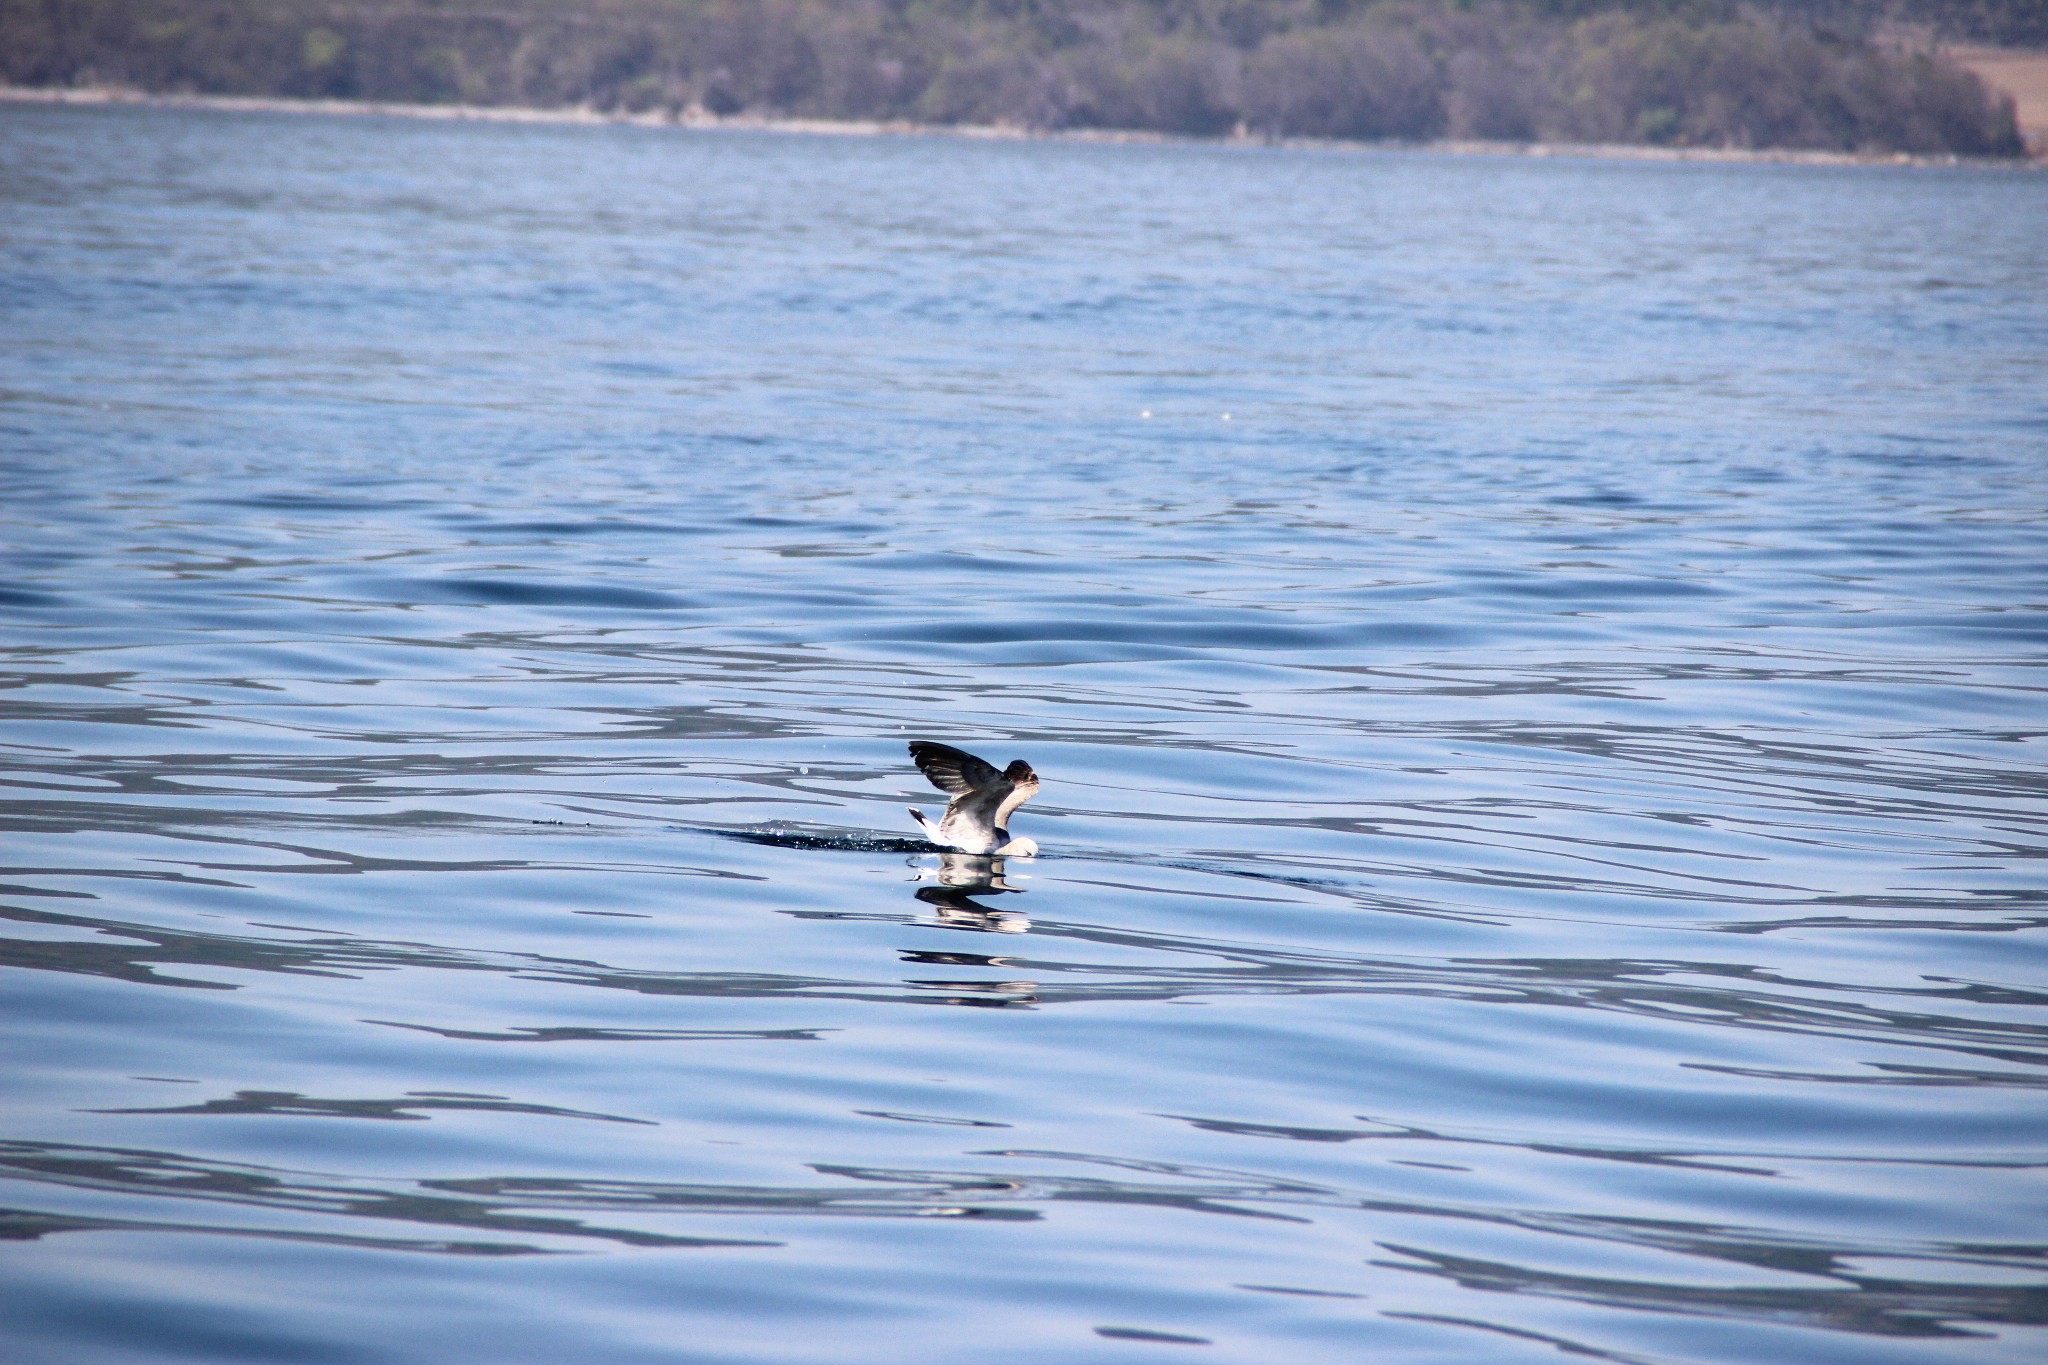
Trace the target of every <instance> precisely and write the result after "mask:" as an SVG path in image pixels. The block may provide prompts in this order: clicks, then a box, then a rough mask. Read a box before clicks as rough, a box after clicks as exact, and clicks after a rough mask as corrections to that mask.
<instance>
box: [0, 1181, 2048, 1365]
mask: <svg viewBox="0 0 2048 1365" xmlns="http://www.w3.org/2000/svg"><path fill="white" fill-rule="evenodd" d="M969 1155H972V1156H978V1157H983V1158H995V1159H997V1160H999V1161H1001V1162H1005V1163H1011V1164H1012V1165H1013V1166H1014V1169H1003V1168H990V1169H982V1170H977V1171H934V1170H917V1169H894V1168H889V1167H877V1166H858V1165H846V1164H839V1163H828V1162H814V1163H811V1166H810V1168H811V1169H812V1170H813V1171H815V1172H816V1173H817V1174H818V1175H820V1176H822V1177H825V1178H826V1179H827V1180H829V1181H831V1182H832V1183H829V1184H819V1185H804V1186H761V1185H721V1184H693V1183H686V1182H666V1181H643V1180H613V1179H595V1180H580V1179H572V1178H564V1177H524V1176H478V1177H460V1178H452V1179H451V1178H433V1179H407V1178H398V1177H390V1176H343V1175H331V1174H317V1173H313V1172H307V1171H299V1170H290V1169H285V1168H280V1167H274V1166H259V1165H251V1164H247V1163H237V1162H227V1161H216V1160H208V1159H204V1158H199V1157H190V1156H182V1155H179V1154H176V1153H172V1152H163V1151H153V1150H144V1149H131V1148H114V1147H95V1146H86V1145H76V1144H68V1143H55V1142H27V1141H6V1142H0V1173H4V1174H5V1176H7V1177H9V1178H12V1179H14V1180H17V1181H20V1182H23V1183H24V1184H32V1185H44V1186H59V1187H64V1188H69V1189H77V1190H86V1191H95V1192H99V1193H113V1194H120V1195H127V1196H137V1197H143V1198H148V1199H151V1200H175V1201H179V1202H180V1203H182V1204H186V1205H189V1206H201V1205H228V1206H233V1207H236V1208H240V1209H244V1210H250V1209H260V1210H267V1211H270V1212H273V1213H278V1214H294V1215H311V1216H314V1217H317V1218H319V1219H322V1220H329V1219H346V1220H364V1221H366V1222H368V1223H371V1224H402V1225H407V1226H415V1227H429V1228H437V1229H438V1228H456V1229H462V1230H464V1231H465V1232H469V1233H473V1234H481V1235H483V1237H485V1238H487V1239H488V1240H475V1239H466V1240H448V1239H444V1238H419V1237H393V1236H388V1235H384V1234H381V1233H377V1232H374V1231H369V1230H363V1231H334V1230H329V1229H327V1228H305V1227H300V1226H293V1225H282V1226H272V1227H250V1226H247V1225H246V1224H243V1225H238V1226H225V1227H222V1226H213V1225H209V1224H207V1223H205V1222H203V1221H194V1216H193V1214H191V1213H188V1214H186V1215H184V1216H182V1217H180V1218H177V1219H167V1220H155V1219H147V1218H133V1217H127V1218H105V1217H94V1216H80V1215H72V1214H67V1213H62V1212H36V1211H30V1210H23V1209H19V1208H16V1209H10V1210H7V1211H5V1212H4V1213H0V1236H5V1237H9V1238H14V1239H32V1238H37V1237H42V1236H46V1235H49V1234H53V1233H58V1232H71V1231H95V1230H111V1229H120V1230H132V1231H147V1230H158V1231H175V1232H212V1233H220V1234H223V1235H228V1236H239V1237H263V1238H281V1239H287V1240H311V1241H325V1242H335V1243H343V1244H348V1245H357V1246H371V1247H379V1248H384V1249H390V1250H401V1251H423V1252H438V1253H443V1254H457V1255H501V1256H502V1255H521V1254H536V1253H543V1252H549V1251H561V1250H571V1249H574V1248H575V1246H576V1245H577V1244H578V1243H583V1242H590V1241H596V1242H609V1243H614V1244H623V1245H628V1246H641V1247H773V1246H777V1245H780V1243H777V1242H774V1241H767V1240H759V1239H735V1238H719V1237H703V1236H694V1235H679V1234H676V1233H673V1232H666V1231H659V1230H655V1229H653V1228H649V1227H645V1226H621V1225H619V1222H618V1220H620V1219H626V1220H628V1221H629V1222H631V1221H634V1220H638V1221H640V1222H642V1223H644V1222H647V1221H658V1220H666V1219H672V1218H675V1217H702V1216H721V1215H722V1216H734V1215H744V1216H748V1217H751V1218H755V1219H760V1218H781V1217H839V1218H891V1219H893V1218H964V1219H979V1220H993V1221H1020V1220H1023V1221H1029V1220H1037V1219H1042V1218H1045V1217H1048V1216H1051V1215H1052V1214H1053V1213H1054V1211H1055V1210H1056V1209H1057V1208H1058V1207H1059V1206H1061V1205H1066V1204H1093V1205H1103V1204H1107V1205H1117V1206H1126V1207H1144V1208H1153V1209H1162V1208H1163V1209H1177V1210H1180V1211H1183V1212H1187V1213H1197V1214H1217V1215H1224V1216H1230V1217H1238V1218H1253V1219H1264V1220H1277V1221H1281V1222H1292V1223H1309V1222H1314V1221H1317V1220H1318V1219H1320V1218H1328V1217H1335V1216H1364V1217H1365V1218H1367V1219H1368V1220H1369V1221H1370V1220H1373V1219H1375V1217H1377V1218H1381V1219H1399V1220H1416V1219H1420V1220H1425V1221H1435V1220H1450V1221H1452V1222H1457V1223H1479V1224H1485V1225H1490V1226H1494V1227H1499V1228H1504V1229H1513V1230H1517V1231H1521V1232H1527V1233H1536V1234H1543V1235H1548V1236H1556V1237H1563V1238H1567V1239H1572V1240H1576V1241H1591V1242H1595V1243H1600V1244H1604V1245H1609V1246H1615V1247H1628V1248H1634V1249H1638V1250H1646V1251H1657V1252H1667V1253H1675V1254H1679V1255H1683V1256H1687V1257H1692V1258H1699V1259H1704V1260H1707V1261H1710V1262H1718V1263H1720V1264H1722V1265H1724V1266H1727V1267H1730V1268H1731V1269H1732V1268H1735V1267H1741V1268H1745V1269H1747V1270H1750V1271H1759V1270H1760V1271H1766V1272H1775V1273H1779V1274H1784V1275H1791V1276H1800V1277H1807V1278H1811V1279H1818V1280H1822V1281H1825V1283H1822V1284H1817V1285H1811V1286H1794V1287H1755V1286H1703V1285H1699V1284H1697V1283H1688V1284H1666V1283H1659V1282H1656V1281H1654V1280H1634V1279H1627V1280H1624V1279H1612V1278H1604V1277H1599V1276H1589V1275H1572V1274H1561V1273H1556V1272H1553V1271H1548V1270H1545V1269H1542V1268H1540V1267H1534V1266H1521V1265H1515V1264H1513V1263H1509V1262H1503V1261H1495V1260H1481V1259H1475V1258H1472V1257H1468V1256H1461V1255H1456V1254H1452V1253H1448V1252H1443V1251H1435V1250H1430V1249H1427V1248H1423V1247H1418V1246H1415V1245H1413V1244H1411V1243H1408V1242H1395V1241H1391V1240H1386V1239H1384V1238H1377V1237H1375V1238H1374V1239H1373V1240H1374V1242H1375V1243H1376V1244H1377V1245H1378V1246H1379V1247H1380V1248H1382V1249H1383V1250H1384V1251H1385V1252H1387V1253H1390V1254H1392V1255H1393V1256H1397V1257H1401V1258H1403V1259H1400V1260H1377V1261H1373V1262H1372V1263H1373V1264H1376V1265H1379V1266H1383V1267H1386V1268H1390V1269H1396V1270H1404V1271H1410V1272H1413V1273H1417V1274H1425V1275H1436V1276H1443V1277H1448V1278H1451V1279H1454V1280H1456V1281H1458V1282H1459V1283H1462V1284H1467V1285H1469V1286H1472V1287H1477V1288H1483V1289H1487V1290H1491V1291H1495V1292H1503V1293H1513V1294H1528V1295H1536V1296H1541V1297H1548V1298H1557V1299H1566V1300H1574V1301H1579V1302H1586V1303H1597V1304H1604V1305H1608V1306H1614V1307H1627V1308H1636V1309H1647V1310H1651V1311H1656V1312H1664V1313H1674V1314H1683V1315H1689V1316H1705V1317H1714V1318H1723V1319H1732V1320H1738V1321H1751V1322H1771V1323H1780V1324H1786V1323H1791V1324H1802V1325H1807V1326H1814V1327H1826V1328H1831V1329H1834V1330H1838V1331H1847V1332H1854V1333H1860V1334H1875V1335H1883V1336H1896V1337H1924V1336H1954V1335H1970V1334H1971V1331H1970V1328H1969V1326H1968V1325H1969V1324H1980V1323H1981V1324H2038V1323H2042V1322H2048V1287H2043V1286H2038V1285H2032V1284H2001V1283H1981V1284H1980V1283H1968V1282H1956V1281H1955V1280H1953V1279H1945V1280H1942V1281H1938V1282H1932V1281H1920V1280H1915V1279H1913V1278H1912V1277H1911V1276H1910V1275H1908V1274H1906V1273H1904V1272H1903V1269H1902V1271H1901V1273H1900V1274H1898V1275H1896V1276H1888V1275H1885V1274H1883V1273H1882V1272H1881V1267H1882V1266H1883V1265H1884V1263H1886V1262H1888V1261H1889V1262H1897V1263H1899V1264H1900V1265H1901V1266H1902V1267H1903V1266H1904V1265H1905V1264H1906V1263H1907V1262H1911V1261H1925V1260H1927V1259H1940V1260H1941V1261H1943V1262H1944V1263H1946V1264H1947V1265H1949V1266H1950V1267H1952V1268H1954V1270H1956V1271H1962V1270H1965V1269H1966V1268H1968V1267H1979V1268H1982V1269H1984V1270H1986V1271H1988V1272H1993V1273H1991V1274H1990V1275H1989V1276H1988V1278H1990V1279H1993V1280H1997V1279H1999V1278H2001V1274H2000V1272H2003V1274H2004V1276H2005V1277H2009V1275H2010V1272H2014V1271H2019V1272H2025V1273H2032V1272H2048V1245H2021V1246H1982V1245H1950V1244H1914V1243H1900V1242H1887V1241H1870V1242H1859V1241H1854V1240H1840V1241H1829V1240H1821V1239H1816V1238H1811V1237H1802V1236H1797V1235H1791V1234H1785V1233H1778V1232H1772V1231H1767V1230H1763V1229H1756V1228H1743V1227H1733V1226H1719V1225H1711V1224H1702V1223H1690V1222H1684V1221H1677V1220H1654V1219H1644V1218H1626V1217H1608V1216H1594V1215H1585V1214H1568V1213H1557V1212H1551V1211H1544V1210H1534V1209H1517V1208H1511V1207H1497V1206H1486V1205H1479V1204H1462V1203H1439V1202H1428V1201H1420V1200H1388V1199H1384V1198H1377V1197H1372V1196H1364V1195H1361V1194H1359V1193H1358V1192H1356V1191H1347V1190H1345V1189H1342V1188H1340V1187H1337V1186H1332V1185H1329V1184H1326V1183H1321V1182H1314V1181H1302V1180H1292V1179H1285V1178H1275V1177H1268V1176H1261V1175H1258V1174H1256V1173H1252V1172H1245V1171H1237V1170H1226V1169H1219V1168H1213V1167H1203V1166H1189V1165H1182V1164H1177V1163H1171V1162H1155V1161H1135V1160H1127V1159H1123V1158H1116V1157H1107V1156H1096V1155H1090V1154H1087V1153H1076V1152H1061V1151H1040V1150H1031V1149H1014V1150H1006V1149H996V1150H989V1151H983V1152H977V1153H970V1154H969ZM1076 1165H1078V1166H1081V1167H1084V1168H1088V1169H1091V1170H1103V1169H1108V1170H1112V1171H1116V1172H1120V1173H1121V1174H1118V1175H1114V1176H1101V1175H1083V1174H1073V1173H1067V1172H1062V1173H1056V1174H1045V1173H1043V1172H1042V1171H1037V1170H1034V1169H1032V1168H1033V1167H1035V1166H1054V1167H1068V1168H1071V1167H1073V1166H1076ZM589 1215H595V1220H594V1221H593V1219H592V1218H591V1217H588V1216H589ZM1873 1262H1874V1263H1876V1264H1877V1265H1878V1266H1879V1267H1880V1269H1879V1270H1872V1269H1871V1268H1870V1267H1871V1263H1873Z"/></svg>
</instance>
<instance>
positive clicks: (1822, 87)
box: [0, 0, 2048, 156]
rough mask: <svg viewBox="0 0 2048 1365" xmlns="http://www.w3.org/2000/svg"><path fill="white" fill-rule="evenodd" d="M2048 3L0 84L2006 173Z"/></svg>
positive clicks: (144, 72) (147, 67)
mask: <svg viewBox="0 0 2048 1365" xmlns="http://www.w3.org/2000/svg"><path fill="white" fill-rule="evenodd" d="M2044 15H2048V5H2044V4H2042V3H2040V0H1894V3H1892V4H1891V5H1889V6H1886V5H1883V4H1879V3H1873V0H1753V2H1752V3H1738V2H1737V0H575V2H574V3H566V2H565V0H0V79H4V80H6V81H8V82H10V83H14V84H18V85H43V86H48V85H88V84H105V85H115V86H123V87H129V88H134V89H140V90H145V91H155V92H197V93H208V94H245V95H272V96H297V97H327V98H344V99H365V100H385V101H407V102H425V103H441V102H462V103H470V104H495V105H528V106H538V107H543V108H553V107H565V106H582V107H590V108H596V109H600V110H615V111H624V112H658V113H667V114H672V115H680V114H684V113H687V112H692V111H705V112H709V113H712V114H720V115H732V114H749V115H764V116H785V117H812V118H836V119H881V120H910V121H916V122H921V123H934V124H1007V125H1011V126H1017V127H1025V128H1036V129H1084V128H1097V129H1134V130H1153V131H1160V132H1171V133H1186V134H1197V135H1203V134H1224V133H1231V132H1241V133H1246V134H1250V135H1253V136H1271V137H1334V138H1365V139H1430V138H1460V139H1487V140H1507V141H1548V142H1623V143H1652V144H1665V145H1675V146H1706V147H1787V148H1826V149H1839V150H1852V151H1907V152H1959V153H1966V154H1974V155H1993V156H1998V155H2015V154H2018V153H2019V152H2020V151H2021V150H2022V149H2021V144H2020V140H2019V135H2018V133H2017V131H2016V129H2015V126H2014V121H2013V114H2012V108H2011V105H2010V102H2009V101H2004V100H2001V99H1998V98H1994V97H1993V96H1992V95H1991V94H1989V93H1988V92H1987V91H1986V90H1985V89H1984V87H1983V86H1982V85H1981V84H1980V83H1979V82H1978V81H1977V79H1976V78H1975V77H1974V76H1972V75H1970V74H1969V73H1967V72H1965V71H1963V70H1962V69H1960V68H1959V67H1957V66H1955V65H1953V64H1951V63H1948V62H1946V61H1944V60H1942V59H1941V58H1940V57H1939V56H1938V55H1935V54H1932V53H1929V52H1927V51H1916V50H1912V49H1911V48H1909V47H1901V46H1898V45H1896V44H1893V45H1885V44H1883V43H1880V42H1876V41H1873V38H1874V37H1875V36H1878V35H1879V34H1880V29H1879V28H1878V27H1877V24H1878V21H1880V20H1893V21H1897V20H1905V21H1910V22H1917V23H1919V24H1920V25H1922V26H1923V27H1922V29H1921V30H1920V31H1921V32H1923V33H1935V34H1943V35H1947V36H1955V37H1966V38H1978V39H1988V40H1994V41H1995V40H2004V41H2008V42H2026V41H2041V40H2044V39H2048V33H2044V34H2035V33H2034V32H2033V28H2034V27H2041V28H2048V18H2044Z"/></svg>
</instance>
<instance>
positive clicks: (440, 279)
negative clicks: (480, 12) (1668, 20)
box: [0, 106, 2048, 1365]
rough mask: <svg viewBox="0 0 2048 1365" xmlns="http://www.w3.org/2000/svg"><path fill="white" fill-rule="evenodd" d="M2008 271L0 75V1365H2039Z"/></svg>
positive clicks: (1403, 206)
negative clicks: (1590, 1363) (52, 95)
mask: <svg viewBox="0 0 2048 1365" xmlns="http://www.w3.org/2000/svg"><path fill="white" fill-rule="evenodd" d="M2044 223H2048V176H2043V175H2042V174H2040V173H2038V172H2034V171H2027V170H2018V169H2012V170H2006V169H1973V168H1967V167H1957V168H1927V167H1873V166H1806V165H1775V164H1706V163H1668V162H1624V161H1601V160H1593V159H1573V158H1563V157H1559V158H1551V159H1516V158H1498V157H1492V158H1481V157H1454V156H1443V155H1432V154H1424V153H1404V152H1360V151H1340V150H1330V149H1323V150H1317V149H1271V148H1269V149H1259V148H1246V147H1225V146H1202V145H1144V144H1136V145H1107V144H1086V143H1069V142H1030V141H1010V142H1005V141H977V140H953V139H943V138H910V137H903V138H870V139H859V138H835V137H825V136H796V135H779V134H769V133H741V132H712V131H685V130H675V129H648V128H637V127H604V126H547V125H527V124H485V123H454V122H439V121H434V122H427V121H407V120H399V119H384V118H368V117H363V118H343V117H314V116H292V115H282V114H251V113H220V112H208V111H201V110H167V109H145V108H105V109H92V108H54V107H25V106H13V107H0V366H4V368H0V490H4V504H0V645H4V648H5V650H6V652H7V657H6V661H5V665H4V668H5V678H6V687H7V690H6V692H5V695H4V698H0V707H4V711H0V720H4V727H0V744H4V747H0V783H4V784H5V786H6V788H7V801H6V806H5V810H4V813H0V820H4V826H5V835H4V840H5V854H4V861H5V863H6V865H7V871H6V873H5V878H4V879H5V883H6V885H5V887H4V894H0V944H4V950H0V951H4V962H5V966H4V968H0V1012H4V1016H5V1022H4V1036H5V1038H6V1040H7V1041H6V1043H5V1049H6V1051H5V1055H6V1063H5V1065H4V1067H0V1081H4V1086H5V1093H4V1112H0V1139H4V1140H0V1237H4V1239H5V1240H4V1241H0V1322H4V1323H5V1328H4V1332H5V1336H6V1339H7V1343H8V1344H7V1354H8V1357H9V1359H18V1360H22V1361H32V1362H60V1363H62V1365H72V1363H73V1362H77V1363H80V1365H83V1363H85V1362H91V1363H93V1365H98V1363H99V1362H111V1361H122V1362H171V1361H205V1362H219V1361H252V1362H253V1361H260V1362H302V1361H303V1362H348V1363H349V1365H356V1363H357V1362H361V1363H363V1365H384V1363H385V1362H416V1361H418V1362H426V1361H454V1360H489V1361H492V1362H508V1363H510V1365H528V1363H531V1365H542V1363H543V1362H545V1363H547V1365H554V1363H556V1362H563V1361H603V1362H606V1363H607V1365H640V1363H641V1362H648V1363H650V1365H651V1363H653V1362H663V1363H667V1362H773V1363H774V1365H785V1363H803V1362H820V1363H831V1365H840V1363H842V1362H852V1363H855V1365H858V1363H860V1362H901V1361H946V1362H951V1361H970V1360H971V1361H975V1362H978V1363H979V1362H994V1363H996V1365H1001V1363H1003V1362H1054V1361H1057V1362H1083V1363H1088V1365H1092V1362H1098V1361H1100V1362H1123V1361H1143V1360H1179V1359H1189V1360H1207V1361H1216V1362H1225V1361H1229V1362H1265V1361H1276V1362H1277V1361H1285V1362H1357V1361H1361V1360H1372V1361H1375V1362H1400V1363H1401V1365H1408V1363H1409V1362H1418V1363H1419V1362H1472V1361H1486V1362H1496V1361H1498V1362H1523V1361H1554V1360H1559V1359H1594V1360H1604V1361H1616V1362H1638V1363H1641V1362H1673V1363H1677V1362H1756V1361H1773V1362H1840V1363H1841V1365H1925V1363H1927V1362H1936V1363H1937V1365H1946V1363H1948V1362H1955V1363H1956V1365H1977V1363H1978V1362H1993V1361H2012V1362H2020V1361H2034V1360H2039V1359H2040V1358H2041V1356H2042V1353H2043V1351H2044V1350H2048V1332H2044V1330H2043V1327H2044V1324H2048V1182H2044V1164H2048V1104H2044V1102H2043V1087H2044V1085H2048V1068H2044V1064H2048V969H2044V968H2048V964H2044V953H2043V946H2044V933H2043V930H2044V927H2048V878H2044V875H2043V871H2042V869H2043V862H2042V859H2043V856H2044V854H2048V801H2044V795H2048V781H2044V771H2048V769H2044V759H2048V704H2044V696H2043V688H2044V685H2048V675H2044V671H2043V666H2044V662H2048V525H2044V513H2048V382H2044V379H2043V376H2044V374H2048V232H2044V231H2043V230H2042V225H2043V224H2044ZM911 738H932V739H940V740H946V741H950V742H952V743H956V744H959V745H961V746H964V747H966V748H968V749H970V750H972V751H974V752H976V753H979V754H982V755H984V756H985V757H988V758H990V759H992V760H994V761H995V762H996V763H998V764H1002V763H1007V762H1008V761H1009V760H1011V759H1013V758H1017V757H1023V758H1026V759H1028V760H1029V761H1030V763H1031V764H1032V765H1033V766H1034V767H1035V768H1036V769H1037V771H1038V772H1039V774H1040V775H1041V777H1042V779H1043V787H1042V789H1041V791H1040V793H1039V795H1038V797H1037V799H1036V800H1035V801H1034V802H1033V803H1032V804H1030V805H1028V806H1026V807H1025V808H1024V810H1023V811H1022V812H1021V813H1020V814H1019V815H1018V816H1017V817H1016V818H1015V820H1014V822H1013V827H1014V830H1015V832H1016V833H1019V834H1028V835H1030V836H1032V837H1033V838H1035V839H1037V840H1038V841H1039V843H1040V844H1041V845H1042V846H1043V854H1042V856H1040V857H1038V858H1036V859H1016V858H1011V859H1006V860H1004V861H1003V863H1002V865H1001V866H992V865H988V864H980V865H969V864H964V863H962V862H961V861H960V860H958V859H943V858H941V857H940V856H939V855H938V854H936V853H934V852H932V851H929V850H928V849H926V848H925V846H924V845H922V844H921V843H920V842H919V840H918V838H917V832H916V829H915V827H914V826H913V825H912V823H911V821H910V818H909V816H908V814H907V813H906V811H905V807H906V806H909V805H916V806H918V807H920V808H921V809H923V810H925V811H927V812H929V813H933V814H936V813H937V811H938V810H939V809H940V808H941V805H942V803H943V801H944V799H945V798H944V797H943V796H942V795H941V794H940V793H938V792H936V791H933V790H932V789H931V788H930V787H929V786H927V785H926V784H925V783H924V781H923V780H922V779H921V777H920V776H919V775H918V773H917V772H916V770H915V769H914V768H913V767H912V766H911V764H910V762H909V759H908V755H907V754H906V752H905V741H906V740H908V739H911Z"/></svg>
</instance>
